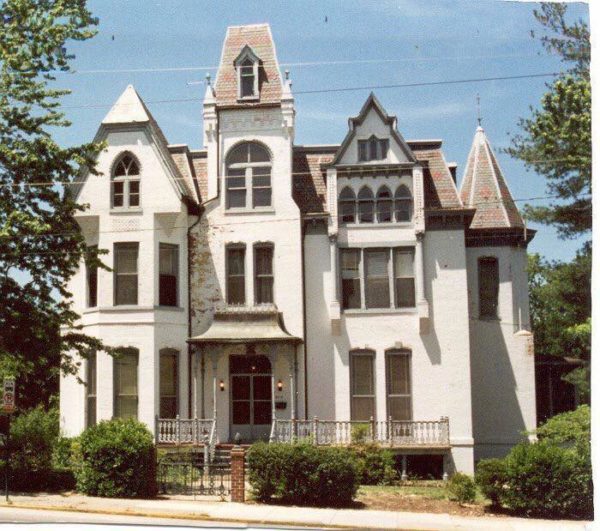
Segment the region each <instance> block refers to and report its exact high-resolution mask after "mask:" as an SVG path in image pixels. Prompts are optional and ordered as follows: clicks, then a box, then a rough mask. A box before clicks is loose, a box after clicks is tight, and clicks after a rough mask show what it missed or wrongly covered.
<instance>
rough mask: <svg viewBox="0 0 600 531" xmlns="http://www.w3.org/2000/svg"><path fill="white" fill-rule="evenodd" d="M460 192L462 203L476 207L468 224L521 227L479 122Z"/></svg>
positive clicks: (473, 226) (487, 226) (472, 225)
mask: <svg viewBox="0 0 600 531" xmlns="http://www.w3.org/2000/svg"><path fill="white" fill-rule="evenodd" d="M460 195H461V198H462V201H463V203H464V205H465V206H467V207H474V208H475V209H476V211H475V216H474V217H473V221H472V222H471V227H470V228H472V229H495V228H523V226H524V223H523V218H522V217H521V214H520V213H519V210H518V209H517V207H516V205H515V202H514V200H513V198H512V195H511V194H510V191H509V189H508V186H507V185H506V181H505V179H504V176H503V175H502V171H501V170H500V165H499V164H498V161H497V160H496V156H495V155H494V151H493V150H492V147H491V145H490V143H489V141H488V139H487V136H486V135H485V132H484V130H483V128H482V127H481V126H480V127H478V128H477V131H476V132H475V138H474V139H473V145H472V146H471V151H470V152H469V158H468V159H467V166H466V168H465V175H464V177H463V180H462V183H461V190H460Z"/></svg>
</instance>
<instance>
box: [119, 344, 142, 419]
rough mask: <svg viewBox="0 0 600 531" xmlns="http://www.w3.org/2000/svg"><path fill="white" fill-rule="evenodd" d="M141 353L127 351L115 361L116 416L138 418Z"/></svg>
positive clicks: (135, 350) (134, 350) (132, 349)
mask: <svg viewBox="0 0 600 531" xmlns="http://www.w3.org/2000/svg"><path fill="white" fill-rule="evenodd" d="M138 358H139V351H138V350H137V349H135V348H131V349H127V351H125V352H123V353H122V354H121V355H120V356H119V357H118V358H115V360H114V377H115V383H114V389H115V400H114V416H115V417H119V418H123V419H126V418H134V419H135V418H137V407H138Z"/></svg>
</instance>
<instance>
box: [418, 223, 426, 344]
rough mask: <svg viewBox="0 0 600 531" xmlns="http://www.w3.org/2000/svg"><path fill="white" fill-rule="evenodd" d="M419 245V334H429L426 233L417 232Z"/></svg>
mask: <svg viewBox="0 0 600 531" xmlns="http://www.w3.org/2000/svg"><path fill="white" fill-rule="evenodd" d="M416 235H417V245H416V249H415V251H416V252H415V276H416V277H417V278H416V280H417V285H416V286H415V288H416V299H417V300H416V301H415V302H416V304H417V308H418V313H419V332H420V333H421V334H427V333H428V332H429V303H428V302H427V299H426V298H425V258H424V256H423V254H424V253H423V247H424V246H425V245H424V239H425V232H424V231H423V230H421V231H417V234H416Z"/></svg>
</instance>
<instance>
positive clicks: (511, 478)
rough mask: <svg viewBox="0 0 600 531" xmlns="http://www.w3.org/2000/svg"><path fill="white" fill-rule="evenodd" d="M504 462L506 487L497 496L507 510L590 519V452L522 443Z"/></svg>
mask: <svg viewBox="0 0 600 531" xmlns="http://www.w3.org/2000/svg"><path fill="white" fill-rule="evenodd" d="M505 464H506V488H505V489H504V490H503V491H502V494H501V497H500V499H501V502H502V503H503V504H504V505H506V506H507V507H508V508H509V509H512V510H514V511H516V512H518V513H522V514H526V515H528V516H537V517H543V518H593V485H592V466H591V460H590V454H589V452H582V453H580V452H578V451H574V450H572V449H568V448H562V447H560V446H555V445H552V444H549V443H543V442H540V443H536V444H525V443H522V444H519V445H517V446H515V447H514V448H513V449H512V451H511V452H510V454H509V455H508V456H507V457H506V460H505Z"/></svg>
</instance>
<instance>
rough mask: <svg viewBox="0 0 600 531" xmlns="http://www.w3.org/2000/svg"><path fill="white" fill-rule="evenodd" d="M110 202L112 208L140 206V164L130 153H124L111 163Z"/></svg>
mask: <svg viewBox="0 0 600 531" xmlns="http://www.w3.org/2000/svg"><path fill="white" fill-rule="evenodd" d="M111 204H112V207H113V208H129V207H139V206H140V165H139V163H138V161H137V160H136V158H135V157H134V156H133V155H132V154H131V153H124V154H123V155H121V157H120V158H119V159H117V161H116V162H115V164H114V165H113V171H112V175H111Z"/></svg>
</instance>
